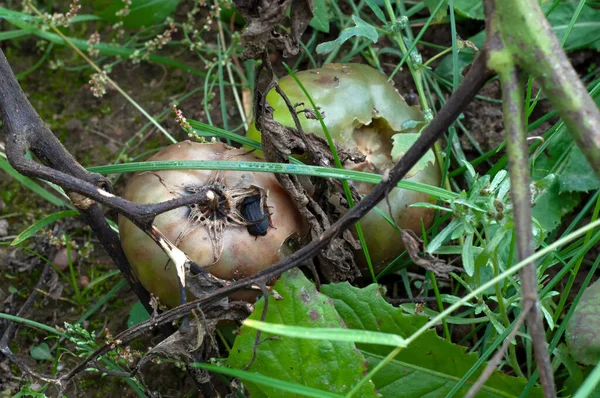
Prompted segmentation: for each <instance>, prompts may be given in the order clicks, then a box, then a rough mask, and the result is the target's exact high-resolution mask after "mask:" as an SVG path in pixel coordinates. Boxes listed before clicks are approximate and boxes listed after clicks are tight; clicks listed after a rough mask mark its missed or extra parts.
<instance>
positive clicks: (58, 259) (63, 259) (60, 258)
mask: <svg viewBox="0 0 600 398" xmlns="http://www.w3.org/2000/svg"><path fill="white" fill-rule="evenodd" d="M71 262H72V263H73V264H75V263H76V262H77V252H76V251H74V250H71ZM52 263H53V264H54V265H56V267H57V268H58V269H59V270H61V271H64V270H66V269H67V268H69V256H68V254H67V249H66V248H63V249H60V250H59V251H58V253H56V255H55V256H54V259H53V260H52Z"/></svg>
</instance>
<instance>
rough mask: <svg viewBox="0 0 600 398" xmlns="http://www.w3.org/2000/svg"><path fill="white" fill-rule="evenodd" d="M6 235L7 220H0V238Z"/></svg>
mask: <svg viewBox="0 0 600 398" xmlns="http://www.w3.org/2000/svg"><path fill="white" fill-rule="evenodd" d="M5 236H8V220H0V238H3V237H5Z"/></svg>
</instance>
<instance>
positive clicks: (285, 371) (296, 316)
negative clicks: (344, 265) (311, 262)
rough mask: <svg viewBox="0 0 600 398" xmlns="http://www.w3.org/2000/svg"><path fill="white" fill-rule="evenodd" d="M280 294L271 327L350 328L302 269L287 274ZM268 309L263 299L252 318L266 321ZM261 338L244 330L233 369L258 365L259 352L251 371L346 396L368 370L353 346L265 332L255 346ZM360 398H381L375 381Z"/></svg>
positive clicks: (264, 393)
mask: <svg viewBox="0 0 600 398" xmlns="http://www.w3.org/2000/svg"><path fill="white" fill-rule="evenodd" d="M274 289H275V290H276V291H277V293H279V294H280V295H281V297H283V300H275V298H274V297H272V296H271V297H270V299H269V307H268V311H267V316H266V319H265V321H266V322H270V323H279V324H285V325H294V326H305V327H313V328H343V327H344V323H343V321H342V320H341V318H340V316H339V315H338V313H337V312H336V310H335V308H334V306H333V303H332V302H331V300H329V298H328V297H327V296H324V295H323V294H321V293H319V292H318V291H317V290H316V289H315V286H314V285H313V284H312V283H311V282H310V281H309V280H308V279H306V277H305V276H304V275H303V274H302V272H300V271H299V270H297V269H295V270H291V271H288V272H286V273H285V274H283V275H282V276H281V278H280V280H279V281H278V282H277V284H276V285H275V287H274ZM263 306H264V299H260V300H259V301H258V303H257V304H256V309H255V311H254V313H253V314H252V315H251V316H250V319H254V320H260V317H261V314H262V309H263ZM255 338H256V329H252V328H249V327H246V326H244V327H242V328H241V334H240V335H239V336H238V337H237V339H236V340H235V344H234V346H233V348H232V350H231V354H230V356H229V359H228V361H227V364H228V365H229V366H231V367H233V368H238V369H242V368H244V367H245V366H246V365H248V364H249V363H250V362H251V361H252V355H253V350H254V349H256V359H255V361H253V362H252V365H251V366H250V367H249V369H247V370H249V371H251V372H256V373H259V374H262V375H265V376H270V377H273V378H277V379H279V380H284V381H288V382H294V383H297V384H301V385H304V386H308V387H313V388H318V389H321V390H324V391H328V392H333V393H340V394H344V393H347V392H348V391H350V389H351V388H352V387H353V386H354V385H356V384H357V383H358V382H359V381H360V380H361V379H362V378H363V376H364V373H365V372H366V370H367V364H366V361H365V358H364V357H363V355H362V354H361V353H360V352H359V351H358V350H357V349H356V347H355V345H354V343H351V342H335V341H315V340H304V339H297V338H288V337H283V336H273V335H270V334H268V333H262V336H261V342H260V344H259V345H258V346H257V347H255ZM244 384H245V385H246V387H247V388H248V391H249V392H250V396H252V397H273V398H276V397H283V396H285V397H286V398H287V397H294V396H296V395H292V394H290V393H289V392H288V393H284V392H282V391H279V390H277V389H276V388H273V387H270V386H265V385H255V384H252V383H248V382H246V383H244ZM298 396H299V395H298ZM359 396H362V397H376V396H378V395H377V393H376V392H375V389H374V386H373V384H372V383H370V382H369V383H367V384H366V385H365V386H364V387H363V389H362V390H361V391H360V394H359Z"/></svg>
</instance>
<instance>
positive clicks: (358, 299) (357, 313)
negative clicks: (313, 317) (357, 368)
mask: <svg viewBox="0 0 600 398" xmlns="http://www.w3.org/2000/svg"><path fill="white" fill-rule="evenodd" d="M321 292H322V293H323V294H326V295H328V296H329V297H331V298H332V299H333V302H334V304H335V308H336V309H337V311H338V313H339V314H340V315H341V317H342V319H343V320H344V322H345V324H346V326H347V327H348V328H349V329H364V330H373V331H381V332H385V333H397V334H399V335H401V336H402V337H408V336H410V335H411V334H413V333H414V332H415V331H416V330H417V329H418V328H420V327H421V326H423V325H424V324H425V322H426V321H427V318H426V317H423V316H418V315H406V314H403V313H402V310H401V309H399V308H395V307H393V306H391V305H390V304H389V303H387V302H386V301H385V300H384V299H383V297H382V296H381V294H380V293H379V290H378V286H377V285H370V286H368V287H366V288H363V289H358V288H355V287H352V286H351V285H350V284H348V283H340V284H330V285H325V286H323V287H322V289H321ZM357 347H358V348H359V349H361V350H362V351H363V353H364V354H365V357H366V358H367V360H368V361H369V368H372V367H373V366H375V365H376V364H377V363H378V362H379V361H380V360H381V359H382V358H383V357H384V356H386V355H387V354H388V353H389V352H390V351H391V348H390V347H386V346H380V345H372V344H357ZM476 361H477V355H476V354H474V353H471V354H469V353H467V352H466V349H465V347H462V346H458V345H456V344H452V343H451V342H449V341H446V340H443V339H441V338H440V337H438V335H437V334H436V333H435V331H433V330H430V331H428V332H426V333H424V334H423V335H422V336H421V337H419V338H418V339H417V340H415V341H414V342H413V343H412V344H410V345H409V346H408V347H407V348H405V349H403V350H402V351H401V352H400V354H399V355H398V356H396V358H395V359H394V361H392V362H391V363H390V364H389V365H386V366H385V367H384V368H383V370H381V371H380V372H378V373H377V374H376V375H375V377H374V378H373V382H374V383H375V386H376V387H377V391H379V392H380V393H382V394H383V395H384V396H385V397H402V398H410V397H415V398H417V397H424V396H430V397H443V396H445V395H446V394H447V393H448V392H449V391H450V390H451V389H452V388H453V387H454V386H455V385H456V383H457V381H458V380H460V378H461V377H462V376H463V375H464V374H465V373H466V372H467V371H468V370H469V369H470V368H471V367H472V366H473V365H474V364H475V362H476ZM481 370H482V369H479V370H478V371H477V372H475V374H474V375H473V376H472V378H471V379H470V381H469V382H468V383H466V384H465V386H463V388H461V389H460V390H459V391H458V392H457V394H456V396H464V395H465V393H466V392H467V391H468V389H469V387H470V386H471V384H472V383H473V382H474V380H475V379H476V378H477V376H478V375H479V373H480V372H481ZM526 382H527V380H525V379H519V378H516V377H510V376H508V375H505V374H502V373H500V372H495V373H494V374H493V375H492V377H491V378H490V379H489V380H488V381H487V383H486V384H485V386H484V387H483V389H482V390H481V391H480V392H479V394H478V395H477V396H478V397H510V396H514V397H517V396H519V394H520V392H521V391H522V389H523V388H524V387H525V384H526ZM541 394H542V393H541V391H540V390H539V389H535V390H534V391H533V392H532V394H530V396H541Z"/></svg>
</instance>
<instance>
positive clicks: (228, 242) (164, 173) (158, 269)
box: [119, 141, 305, 307]
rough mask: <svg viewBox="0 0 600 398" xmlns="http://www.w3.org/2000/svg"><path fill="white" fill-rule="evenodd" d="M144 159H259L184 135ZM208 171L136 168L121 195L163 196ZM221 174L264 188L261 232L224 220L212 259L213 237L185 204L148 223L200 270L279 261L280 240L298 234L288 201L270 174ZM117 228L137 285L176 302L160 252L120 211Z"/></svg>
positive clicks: (242, 269)
mask: <svg viewBox="0 0 600 398" xmlns="http://www.w3.org/2000/svg"><path fill="white" fill-rule="evenodd" d="M149 160H150V161H165V160H212V161H214V160H231V161H250V162H252V161H254V162H255V161H260V159H257V158H256V156H255V155H253V154H250V153H248V151H245V150H241V149H235V148H231V147H229V146H227V145H225V144H221V143H214V144H199V143H193V142H190V141H184V142H180V143H177V144H173V145H171V146H169V147H167V148H166V149H164V150H162V151H160V152H158V153H157V154H155V155H154V156H152V157H151V158H150V159H149ZM212 173H213V172H212V171H211V170H160V171H146V172H141V173H136V174H135V175H134V176H133V177H131V178H130V179H129V181H128V182H127V186H126V188H125V192H124V195H123V197H124V198H125V199H127V200H130V201H132V202H135V203H139V204H148V203H158V202H163V201H166V200H169V199H173V198H177V197H180V196H182V195H186V194H187V193H186V192H188V191H187V189H188V188H189V187H193V188H197V187H202V186H204V185H205V183H206V181H207V180H208V179H209V177H210V176H211V174H212ZM223 178H224V183H225V186H226V187H227V188H235V189H240V188H248V187H252V186H254V187H259V188H261V189H263V190H264V191H265V193H266V203H265V204H266V206H267V207H268V211H269V213H270V214H271V216H270V226H269V227H268V229H267V231H266V234H265V235H264V236H256V235H253V234H251V233H250V232H249V229H248V226H246V225H240V224H235V223H233V224H232V223H229V224H228V225H227V226H226V227H225V228H224V230H223V234H222V242H223V250H222V252H221V253H220V255H219V257H218V259H217V260H216V261H215V256H214V250H213V249H214V241H213V239H211V237H210V236H209V232H208V229H207V228H206V227H205V226H203V225H199V224H192V223H191V219H190V214H191V208H189V207H180V208H177V209H174V210H171V211H168V212H166V213H162V214H160V215H158V216H157V217H156V219H155V220H154V225H155V226H156V227H157V228H158V230H159V231H161V232H162V233H163V234H164V235H165V236H166V237H167V238H168V239H169V240H170V241H171V242H172V243H177V246H178V247H179V249H181V250H183V251H184V252H185V253H186V254H187V255H188V256H189V257H190V258H191V259H192V260H193V261H195V262H196V263H197V264H198V265H199V266H200V267H203V268H204V269H205V270H206V271H208V272H210V273H211V274H213V275H215V276H217V277H219V278H222V279H241V278H244V277H247V276H252V275H254V274H256V273H257V272H258V271H261V270H263V269H266V268H269V267H270V266H271V265H273V264H275V263H276V262H278V261H280V260H281V259H282V258H283V257H284V256H285V255H286V254H288V253H289V250H288V246H287V244H286V240H287V239H288V237H290V236H292V235H303V234H304V230H305V224H304V220H303V219H302V217H301V216H300V213H299V212H298V211H297V209H296V206H295V205H294V202H293V201H292V199H291V198H290V197H289V195H288V194H287V192H286V191H285V190H284V189H283V187H282V186H281V185H279V183H278V182H277V179H276V178H275V176H274V175H273V174H271V173H251V172H239V171H224V172H223ZM228 202H229V200H228ZM238 210H239V209H238ZM217 216H220V215H217ZM119 230H120V236H121V245H122V247H123V250H124V252H125V255H126V256H127V259H128V260H129V263H130V264H131V267H132V269H133V272H134V274H135V275H136V276H137V278H138V279H139V280H140V282H141V283H142V285H143V286H144V287H145V288H146V290H148V291H149V292H150V293H153V294H154V295H155V296H158V298H159V299H160V302H161V303H163V304H166V305H167V306H169V307H174V306H177V305H178V304H179V302H180V299H179V287H178V286H179V285H178V279H177V273H176V270H175V267H174V266H173V264H172V263H169V261H168V258H167V256H166V254H165V253H164V252H163V251H162V250H161V249H160V247H158V245H156V244H155V243H154V241H153V240H152V239H151V238H150V237H149V236H147V235H146V234H145V233H144V232H143V231H142V230H141V229H139V228H138V227H136V226H135V225H134V224H133V223H132V222H131V221H129V220H128V219H126V218H125V217H122V216H119ZM184 231H185V233H184ZM181 237H183V238H182V239H181ZM246 293H247V292H246ZM250 296H253V295H248V294H242V295H238V296H237V297H236V298H237V299H247V298H249V297H250Z"/></svg>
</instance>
